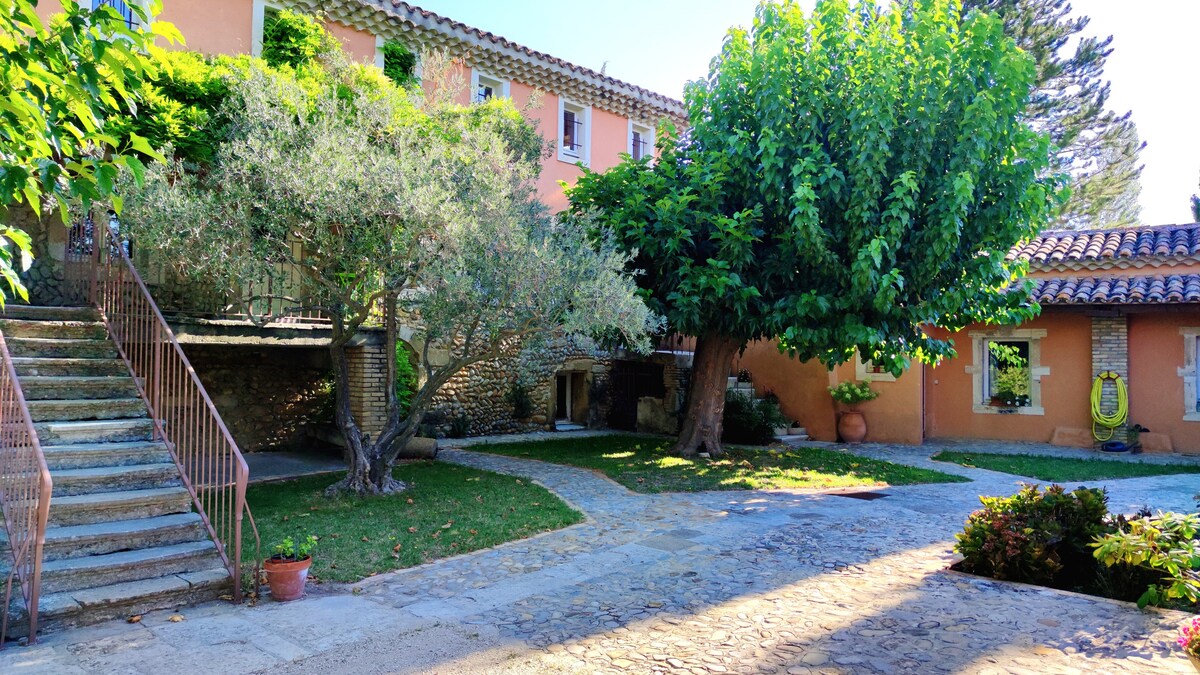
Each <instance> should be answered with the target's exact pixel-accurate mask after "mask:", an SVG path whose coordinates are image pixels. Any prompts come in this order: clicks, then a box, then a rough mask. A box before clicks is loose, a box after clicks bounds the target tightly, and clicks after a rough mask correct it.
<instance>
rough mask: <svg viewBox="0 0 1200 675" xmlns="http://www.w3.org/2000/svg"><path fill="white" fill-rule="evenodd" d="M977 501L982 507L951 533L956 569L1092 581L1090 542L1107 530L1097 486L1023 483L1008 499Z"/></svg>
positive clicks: (1067, 582)
mask: <svg viewBox="0 0 1200 675" xmlns="http://www.w3.org/2000/svg"><path fill="white" fill-rule="evenodd" d="M979 500H980V501H981V502H982V503H983V508H982V509H980V510H979V511H976V512H975V513H972V514H971V515H970V517H968V518H967V524H966V528H965V529H964V530H963V531H962V532H961V533H959V534H958V535H957V539H958V543H956V544H955V546H954V548H955V550H957V551H958V552H959V553H961V554H962V555H963V560H962V562H961V563H959V564H958V568H959V569H961V570H963V571H965V572H971V573H974V574H980V575H984V576H989V577H994V578H996V579H1006V580H1009V581H1021V582H1025V583H1031V584H1041V585H1043V586H1051V587H1054V588H1079V587H1080V586H1081V585H1083V586H1091V585H1094V583H1095V580H1096V569H1097V568H1096V563H1095V560H1094V558H1093V556H1092V554H1091V545H1092V542H1093V541H1094V540H1095V539H1096V537H1097V536H1099V535H1101V534H1104V533H1106V532H1108V531H1109V530H1110V528H1111V525H1110V524H1109V522H1108V521H1107V515H1108V497H1107V496H1106V495H1105V493H1104V491H1103V490H1101V489H1096V488H1080V489H1078V490H1075V491H1073V492H1067V491H1066V490H1065V489H1064V488H1063V487H1062V486H1061V485H1051V486H1050V487H1048V488H1046V489H1045V490H1044V491H1042V490H1039V489H1038V486H1036V485H1027V486H1025V487H1024V488H1022V489H1021V491H1020V492H1018V493H1016V494H1015V495H1012V496H1011V497H980V498H979Z"/></svg>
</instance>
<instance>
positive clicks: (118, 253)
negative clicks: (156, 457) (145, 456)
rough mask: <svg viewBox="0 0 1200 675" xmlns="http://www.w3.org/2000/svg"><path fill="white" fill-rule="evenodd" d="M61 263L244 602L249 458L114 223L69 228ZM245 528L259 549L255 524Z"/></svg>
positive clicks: (236, 598) (236, 599) (239, 599)
mask: <svg viewBox="0 0 1200 675" xmlns="http://www.w3.org/2000/svg"><path fill="white" fill-rule="evenodd" d="M66 258H67V259H66V264H67V267H68V268H72V267H73V268H75V269H73V270H69V271H68V273H67V274H65V275H64V276H65V277H66V279H67V280H68V282H69V284H68V285H69V286H71V287H72V288H69V289H68V290H73V291H74V293H76V294H77V295H80V296H83V295H84V293H86V296H84V297H87V298H89V299H90V301H91V304H94V305H95V306H96V307H98V308H99V309H100V314H101V317H102V318H103V320H104V323H105V324H106V325H107V326H108V332H109V334H110V335H111V336H112V338H113V341H114V342H115V343H116V345H117V350H118V352H119V353H120V355H121V358H122V359H123V360H124V361H125V363H126V364H127V365H128V366H129V369H130V371H131V372H132V373H133V376H134V382H135V384H136V386H137V389H138V393H139V394H140V395H141V397H142V399H143V400H144V401H145V402H146V406H147V407H148V408H149V410H150V417H151V420H152V421H153V424H154V435H155V437H156V438H158V439H160V440H162V441H163V442H164V443H165V444H166V445H167V447H168V448H169V449H170V451H171V456H172V457H173V458H174V459H175V464H176V465H177V466H178V467H179V472H180V476H181V477H182V479H183V484H184V486H185V487H186V488H187V490H188V492H189V494H190V495H191V497H192V502H193V503H194V504H195V506H196V510H197V512H199V514H200V517H201V519H202V520H203V522H204V525H205V527H206V528H207V529H208V532H209V534H210V535H211V536H212V539H213V542H214V543H216V545H217V551H218V553H219V554H220V556H221V560H222V562H224V563H225V567H226V569H228V570H229V574H230V576H231V577H232V578H233V579H234V582H235V583H234V600H235V601H241V599H242V578H241V574H242V522H243V516H245V515H246V514H248V513H249V506H248V505H247V504H246V484H247V481H248V478H249V473H250V471H249V468H248V467H247V466H246V459H245V458H244V457H243V456H242V453H241V450H240V449H239V448H238V446H237V442H236V441H234V440H233V436H232V435H231V434H230V433H229V430H228V429H227V428H226V427H225V422H224V421H222V420H221V416H220V414H218V412H217V408H216V406H215V405H213V402H212V399H211V398H209V396H208V392H207V391H205V389H204V385H203V384H202V383H201V382H200V378H199V377H197V376H196V371H195V369H194V368H192V364H191V363H190V362H189V361H188V358H187V356H186V355H185V354H184V352H183V348H182V347H180V345H179V341H178V340H176V339H175V333H174V332H173V331H172V330H171V327H170V326H169V325H168V324H167V321H166V319H165V318H163V315H162V312H160V311H159V309H158V305H157V304H156V303H155V302H154V298H153V297H152V296H151V295H150V291H149V290H148V289H147V288H146V284H145V283H144V282H143V281H142V278H141V275H139V274H138V271H137V269H136V268H135V267H134V265H133V261H132V260H130V258H129V253H128V251H127V247H126V245H125V244H124V243H123V242H121V241H120V239H119V237H118V236H117V235H116V233H115V231H114V230H113V229H112V227H111V224H110V225H108V226H104V225H97V226H93V224H92V223H91V222H88V221H85V222H82V223H79V224H78V225H76V226H75V227H74V228H72V231H71V235H70V237H69V238H68V245H67V256H66ZM81 268H82V269H81ZM87 268H90V269H87ZM250 530H251V533H252V534H253V535H254V541H255V547H256V551H257V550H258V547H259V536H258V528H257V527H256V526H255V525H254V520H253V518H250ZM255 564H256V565H257V560H256V562H255ZM257 576H258V575H257V573H256V574H255V579H254V584H255V587H256V588H257V583H258V578H257Z"/></svg>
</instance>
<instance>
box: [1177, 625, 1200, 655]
mask: <svg viewBox="0 0 1200 675" xmlns="http://www.w3.org/2000/svg"><path fill="white" fill-rule="evenodd" d="M1177 642H1178V643H1179V646H1180V647H1183V651H1185V652H1187V655H1188V656H1194V657H1196V658H1198V659H1200V616H1198V617H1196V618H1194V619H1192V621H1191V623H1188V624H1186V625H1185V626H1184V627H1183V628H1182V629H1181V630H1180V631H1179V639H1178V640H1177Z"/></svg>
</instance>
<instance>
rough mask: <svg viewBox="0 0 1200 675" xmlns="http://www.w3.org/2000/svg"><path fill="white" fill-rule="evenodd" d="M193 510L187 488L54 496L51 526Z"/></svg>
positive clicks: (51, 505) (148, 516)
mask: <svg viewBox="0 0 1200 675" xmlns="http://www.w3.org/2000/svg"><path fill="white" fill-rule="evenodd" d="M191 510H192V497H191V495H190V494H188V491H187V488H184V487H181V486H177V487H164V488H152V489H148V490H122V491H120V492H93V493H92V494H86V495H73V496H70V497H54V498H53V499H51V500H50V523H51V524H53V525H56V526H57V525H87V524H89V523H103V522H106V521H112V520H133V519H135V518H153V517H155V516H165V515H169V514H172V513H187V512H188V511H191Z"/></svg>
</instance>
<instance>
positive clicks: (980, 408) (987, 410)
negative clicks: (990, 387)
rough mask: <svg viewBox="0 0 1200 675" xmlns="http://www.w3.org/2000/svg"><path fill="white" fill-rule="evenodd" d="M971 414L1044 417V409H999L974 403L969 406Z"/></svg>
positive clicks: (1031, 406) (1028, 406)
mask: <svg viewBox="0 0 1200 675" xmlns="http://www.w3.org/2000/svg"><path fill="white" fill-rule="evenodd" d="M971 412H975V413H980V414H984V415H1039V416H1040V415H1045V414H1046V409H1045V408H1043V407H1042V406H1040V405H1025V406H1021V407H1019V408H1001V407H1000V406H995V405H984V404H981V403H976V404H975V405H973V406H971Z"/></svg>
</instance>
